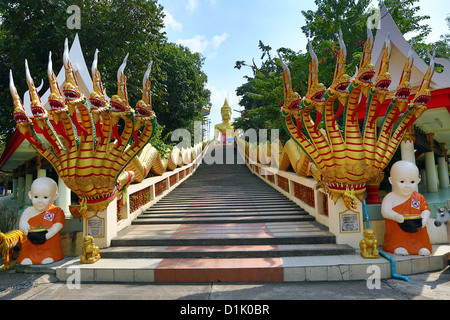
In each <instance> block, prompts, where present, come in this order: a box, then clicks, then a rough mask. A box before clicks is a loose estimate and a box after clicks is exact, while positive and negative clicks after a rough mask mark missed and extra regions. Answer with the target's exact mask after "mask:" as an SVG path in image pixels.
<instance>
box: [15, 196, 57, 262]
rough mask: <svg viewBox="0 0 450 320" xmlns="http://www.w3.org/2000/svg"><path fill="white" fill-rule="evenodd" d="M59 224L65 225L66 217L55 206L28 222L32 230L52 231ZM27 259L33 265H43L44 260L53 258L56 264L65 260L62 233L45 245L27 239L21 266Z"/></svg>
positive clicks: (23, 245) (20, 257)
mask: <svg viewBox="0 0 450 320" xmlns="http://www.w3.org/2000/svg"><path fill="white" fill-rule="evenodd" d="M57 222H59V223H61V224H62V225H64V222H65V215H64V211H63V210H62V209H61V208H60V207H57V206H55V205H53V206H52V207H51V208H50V209H49V210H47V211H44V212H42V213H40V214H38V215H37V216H35V217H33V218H30V219H29V220H28V224H29V225H30V228H36V227H38V226H42V227H46V228H48V229H50V228H51V227H52V226H53V225H54V224H55V223H57ZM26 258H29V259H30V260H31V261H32V262H33V264H41V262H42V260H44V259H46V258H51V259H53V261H55V262H56V261H59V260H62V259H63V258H64V253H63V250H62V247H61V238H60V233H59V232H58V233H57V234H55V235H54V236H53V237H51V238H50V239H48V240H47V241H45V243H43V244H34V243H31V241H30V240H28V239H27V238H26V237H25V238H24V242H23V244H22V249H21V250H20V253H19V258H18V259H17V262H18V263H19V264H20V263H22V261H23V260H24V259H26Z"/></svg>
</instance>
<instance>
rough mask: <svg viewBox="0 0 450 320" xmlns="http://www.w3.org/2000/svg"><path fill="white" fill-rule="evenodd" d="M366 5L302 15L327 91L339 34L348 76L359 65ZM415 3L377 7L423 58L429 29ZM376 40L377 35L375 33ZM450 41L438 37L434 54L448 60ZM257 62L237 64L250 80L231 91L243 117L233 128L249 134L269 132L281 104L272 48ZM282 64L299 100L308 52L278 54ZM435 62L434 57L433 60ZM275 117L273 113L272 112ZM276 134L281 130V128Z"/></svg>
mask: <svg viewBox="0 0 450 320" xmlns="http://www.w3.org/2000/svg"><path fill="white" fill-rule="evenodd" d="M370 3H371V1H370V0H359V1H357V0H342V1H337V0H315V4H316V5H317V9H316V10H315V11H313V10H309V11H302V14H303V16H304V17H305V20H306V24H305V25H304V26H302V27H301V29H302V31H303V33H304V34H305V36H306V37H307V38H309V39H312V40H311V41H312V46H313V49H314V52H315V53H316V55H317V57H318V59H319V63H320V65H319V81H320V82H322V83H323V84H325V85H326V86H329V85H331V82H332V80H333V75H334V71H335V67H336V56H337V54H338V51H339V41H338V33H339V30H342V33H343V37H344V42H345V44H346V47H347V66H346V67H347V70H346V71H347V74H349V75H353V74H354V73H355V70H356V67H357V66H358V65H359V63H360V60H361V56H362V51H363V47H364V42H365V41H366V39H367V21H368V19H369V17H370V15H371V12H370V11H369V10H368V9H369V5H370ZM416 3H417V0H386V1H384V2H382V1H380V2H379V6H380V8H381V6H382V5H383V4H386V7H387V8H388V10H389V12H390V13H391V15H392V16H393V18H394V20H395V22H396V23H397V24H398V26H399V28H400V30H401V31H402V33H403V34H406V33H408V32H413V31H414V32H415V33H416V35H415V37H414V39H415V41H416V46H415V48H421V51H422V52H423V53H422V57H424V56H425V55H426V49H427V48H430V47H431V46H423V45H422V43H423V42H422V41H423V40H424V39H425V37H426V36H427V35H428V34H429V32H430V27H429V26H428V25H426V24H423V22H424V21H425V20H426V19H428V18H429V17H428V16H421V15H419V14H418V13H419V10H420V7H419V6H417V5H416ZM374 35H376V30H374ZM449 39H450V35H449V36H448V37H443V39H442V40H441V42H439V43H436V44H434V46H433V47H436V48H437V49H438V50H437V51H438V52H439V53H442V54H448V52H449V50H448V48H449V47H448V43H449V41H450V40H449ZM259 48H260V49H261V51H262V59H265V60H264V61H263V63H262V66H261V67H260V68H257V67H256V66H255V65H253V66H251V65H249V64H247V63H246V62H245V61H238V62H237V63H236V68H238V69H240V68H242V67H244V66H247V67H251V68H252V71H253V76H252V77H251V76H248V77H246V79H247V82H246V83H244V84H243V85H241V86H239V87H238V88H237V89H236V92H237V94H238V95H240V96H243V98H242V100H241V103H240V105H241V106H242V107H244V108H245V111H244V112H243V117H242V118H241V119H238V120H236V121H235V126H236V127H239V125H241V126H242V128H243V129H244V130H247V129H248V128H254V129H260V128H268V129H270V128H272V127H273V126H276V124H277V123H279V122H278V119H279V117H280V116H279V106H278V103H279V102H281V101H283V83H282V79H281V74H282V70H281V69H280V68H279V67H277V66H279V61H278V58H277V57H274V55H273V54H271V49H272V48H271V47H270V46H268V45H265V44H264V43H262V42H260V44H259ZM278 51H280V52H281V53H282V55H283V60H285V63H286V64H287V65H288V66H289V69H290V71H291V75H292V86H293V89H294V90H295V91H297V92H298V93H299V94H300V95H301V96H304V95H305V94H306V92H307V89H308V77H309V63H310V61H311V57H310V55H309V53H308V49H307V48H306V50H305V51H304V52H302V51H300V52H298V53H297V52H293V51H292V50H290V49H287V48H280V49H279V50H278ZM437 55H438V56H439V54H437ZM276 111H278V112H276ZM279 129H280V132H283V129H282V128H281V127H280V128H279Z"/></svg>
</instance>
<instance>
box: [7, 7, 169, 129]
mask: <svg viewBox="0 0 450 320" xmlns="http://www.w3.org/2000/svg"><path fill="white" fill-rule="evenodd" d="M70 5H77V6H78V7H79V8H80V18H81V29H80V30H77V29H74V30H70V29H69V28H68V27H67V19H68V18H69V17H70V14H69V13H67V8H68V7H69V6H70ZM162 9H163V8H162V6H160V5H158V4H157V1H156V0H150V1H145V0H132V1H126V2H125V1H120V0H98V1H82V0H71V1H66V0H63V1H54V0H53V1H51V0H21V1H2V2H0V22H1V23H0V57H1V61H2V63H1V64H0V101H1V102H0V110H1V112H0V134H2V135H6V136H7V137H8V136H10V135H11V133H12V132H13V129H14V127H15V123H14V121H13V119H12V103H11V96H10V94H9V77H8V72H9V69H11V70H13V73H14V75H15V80H16V81H15V82H16V86H17V89H18V91H19V93H20V94H23V92H25V91H26V90H27V86H26V82H25V80H24V78H25V77H24V75H25V72H24V60H25V59H28V63H29V66H30V71H31V73H32V76H33V78H34V79H35V82H36V83H37V84H39V83H40V79H44V83H45V84H44V88H48V79H47V75H46V69H47V61H48V53H49V51H52V53H53V64H54V70H55V71H57V70H59V69H60V68H61V66H62V54H63V49H64V40H65V39H66V38H68V39H69V43H71V42H72V41H73V39H74V37H75V35H76V33H78V34H79V36H80V42H81V45H82V49H83V52H84V54H85V59H86V63H87V64H88V65H89V64H90V63H91V62H92V60H93V55H94V52H95V49H96V48H98V49H99V50H100V56H99V65H98V68H99V70H100V72H101V73H102V80H103V82H104V85H105V87H106V90H107V92H108V94H109V95H112V94H115V92H116V91H117V77H116V74H117V69H118V67H119V66H120V64H121V62H122V60H123V58H124V57H125V55H126V53H130V57H129V59H128V64H127V69H126V74H127V75H128V82H127V84H128V92H129V97H130V104H131V105H132V106H133V104H134V103H136V102H137V101H138V100H139V99H140V96H141V92H142V77H143V75H144V72H145V70H146V67H147V65H148V63H149V62H150V60H153V61H154V71H153V72H152V78H153V80H156V81H154V82H155V83H158V81H157V80H158V77H159V74H160V72H159V68H160V65H161V61H155V60H156V57H158V56H159V50H161V47H162V44H163V43H164V42H165V41H166V39H165V35H164V33H163V32H162V28H163V11H162ZM161 89H162V88H161V87H158V85H155V89H154V90H155V91H156V92H157V91H158V90H161Z"/></svg>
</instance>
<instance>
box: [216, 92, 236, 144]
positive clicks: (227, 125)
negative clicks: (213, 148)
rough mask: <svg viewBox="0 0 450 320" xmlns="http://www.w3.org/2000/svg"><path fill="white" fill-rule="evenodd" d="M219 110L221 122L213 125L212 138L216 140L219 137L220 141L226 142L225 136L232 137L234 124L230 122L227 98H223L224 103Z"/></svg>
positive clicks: (229, 108)
mask: <svg viewBox="0 0 450 320" xmlns="http://www.w3.org/2000/svg"><path fill="white" fill-rule="evenodd" d="M220 112H221V114H222V123H220V124H217V125H216V126H215V127H214V139H215V140H216V141H217V139H218V138H220V141H221V143H222V144H226V143H227V142H226V141H227V140H226V139H227V138H230V137H234V126H233V123H232V122H231V107H230V105H229V104H228V100H227V99H225V103H224V105H223V107H222V109H220ZM219 134H220V136H219Z"/></svg>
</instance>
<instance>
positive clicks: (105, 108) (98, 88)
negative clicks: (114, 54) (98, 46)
mask: <svg viewBox="0 0 450 320" xmlns="http://www.w3.org/2000/svg"><path fill="white" fill-rule="evenodd" d="M97 65H98V50H95V54H94V62H93V63H92V68H91V71H92V79H93V83H94V91H92V92H91V94H90V96H89V102H90V105H91V108H90V109H91V113H92V118H93V120H94V123H97V122H98V121H99V120H100V114H101V113H102V112H109V109H110V107H111V106H110V105H109V102H108V100H107V99H106V95H105V90H104V89H103V84H102V79H101V76H100V72H99V71H98V69H97Z"/></svg>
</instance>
